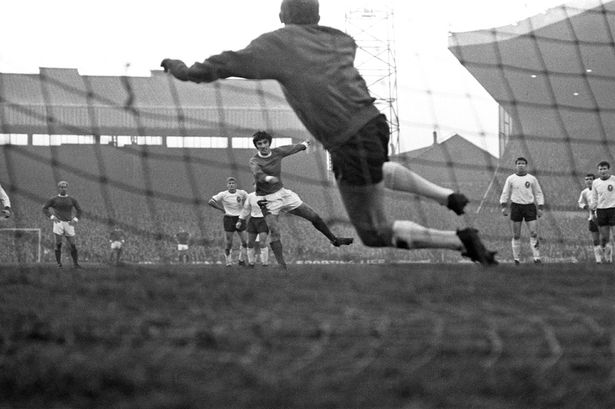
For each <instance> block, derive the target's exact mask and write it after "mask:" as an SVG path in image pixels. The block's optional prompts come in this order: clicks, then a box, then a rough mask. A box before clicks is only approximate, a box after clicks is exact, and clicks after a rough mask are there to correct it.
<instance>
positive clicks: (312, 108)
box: [161, 0, 497, 265]
mask: <svg viewBox="0 0 615 409" xmlns="http://www.w3.org/2000/svg"><path fill="white" fill-rule="evenodd" d="M279 17H280V21H281V22H282V23H283V24H284V27H283V28H280V29H278V30H275V31H273V32H269V33H265V34H263V35H261V36H259V37H258V38H256V39H255V40H253V41H252V42H251V43H250V44H249V45H248V46H247V47H246V48H244V49H242V50H239V51H226V52H223V53H221V54H218V55H214V56H211V57H209V58H207V59H206V60H205V61H204V62H202V63H201V62H197V63H194V64H193V65H192V66H191V67H188V66H186V64H185V63H184V62H183V61H181V60H173V59H164V60H163V61H162V63H161V66H162V67H163V68H164V70H165V71H167V72H169V73H171V74H172V75H173V76H174V77H175V78H177V79H179V80H181V81H192V82H196V83H200V82H212V81H216V80H218V79H222V78H227V77H242V78H247V79H274V80H277V81H278V82H279V83H280V84H281V85H282V89H283V90H284V94H285V96H286V99H287V100H288V103H289V104H290V106H291V107H292V108H293V110H294V111H295V113H296V114H297V116H298V117H299V119H300V120H301V121H302V123H303V124H304V125H305V127H306V128H307V129H308V130H309V131H310V133H311V134H312V135H313V136H314V138H316V139H317V140H318V141H319V142H321V143H322V144H323V146H324V147H325V148H326V149H327V150H328V151H329V153H330V154H331V160H332V163H333V171H334V173H335V177H336V180H337V183H338V187H339V191H340V194H341V197H342V200H343V202H344V205H345V207H346V210H347V212H348V215H349V218H350V221H351V222H352V224H353V225H354V227H355V229H356V231H357V233H358V234H359V236H360V238H361V240H362V241H363V243H364V244H365V245H367V246H371V247H398V248H406V249H417V248H445V249H452V250H458V251H461V252H462V254H463V255H465V256H467V257H469V258H470V259H472V260H473V261H477V262H480V263H481V264H483V265H489V264H497V262H496V261H495V258H494V253H493V252H490V251H487V249H485V246H484V245H483V243H482V242H481V240H480V238H479V236H478V234H477V231H476V230H475V229H472V228H466V229H463V230H459V231H443V230H435V229H429V228H426V227H423V226H421V225H419V224H417V223H414V222H411V221H402V220H397V221H390V220H389V218H388V217H387V214H386V212H385V208H384V196H385V193H384V189H385V188H390V189H394V190H400V191H405V192H410V193H414V194H418V195H421V196H424V197H427V198H430V199H433V200H435V201H436V202H438V203H440V204H441V205H445V206H447V207H448V208H449V209H451V210H452V211H454V212H455V213H457V214H462V213H463V212H464V207H465V205H466V204H467V203H468V199H467V198H466V197H465V196H464V195H462V194H460V193H455V192H453V191H452V190H451V189H447V188H444V187H440V186H438V185H435V184H433V183H431V182H429V181H427V180H426V179H424V178H422V177H420V176H419V175H417V174H415V173H414V172H412V171H410V170H409V169H407V168H405V167H404V166H402V165H400V164H397V163H392V162H389V158H388V153H387V149H388V143H389V127H388V124H387V120H386V117H385V116H384V115H382V114H380V112H379V111H378V109H377V108H376V106H375V105H374V98H372V97H371V96H370V94H369V91H368V89H367V86H366V84H365V80H364V79H363V78H362V77H361V75H360V74H359V72H358V70H357V69H356V68H355V66H354V58H355V52H356V48H357V46H356V44H355V42H354V40H353V39H352V37H350V36H348V35H347V34H345V33H343V32H342V31H339V30H337V29H334V28H330V27H325V26H320V25H318V22H319V21H320V16H319V5H318V0H283V1H282V5H281V10H280V14H279Z"/></svg>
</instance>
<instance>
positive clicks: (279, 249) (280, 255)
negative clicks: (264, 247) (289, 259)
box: [269, 240, 286, 267]
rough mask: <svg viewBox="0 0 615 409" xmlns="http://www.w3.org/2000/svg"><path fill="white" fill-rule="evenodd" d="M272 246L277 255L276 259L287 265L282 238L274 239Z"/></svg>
mask: <svg viewBox="0 0 615 409" xmlns="http://www.w3.org/2000/svg"><path fill="white" fill-rule="evenodd" d="M269 245H270V246H271V250H273V255H274V256H275V259H276V261H277V262H278V264H279V265H281V266H284V267H285V266H286V261H284V251H283V250H282V242H281V241H280V240H276V241H272V242H271V243H269Z"/></svg>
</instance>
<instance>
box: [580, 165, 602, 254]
mask: <svg viewBox="0 0 615 409" xmlns="http://www.w3.org/2000/svg"><path fill="white" fill-rule="evenodd" d="M594 179H596V175H594V174H593V173H588V174H587V175H585V178H584V183H585V189H583V190H582V191H581V194H580V195H579V207H580V208H581V209H583V210H587V213H588V215H587V223H588V229H589V233H590V234H591V237H592V243H593V245H594V257H595V258H596V263H598V264H600V263H602V258H603V256H604V252H603V250H602V246H600V230H599V229H598V225H597V224H596V221H595V219H596V213H595V211H594V210H592V208H591V201H592V184H593V182H594Z"/></svg>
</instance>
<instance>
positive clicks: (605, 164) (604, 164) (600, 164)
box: [596, 160, 611, 169]
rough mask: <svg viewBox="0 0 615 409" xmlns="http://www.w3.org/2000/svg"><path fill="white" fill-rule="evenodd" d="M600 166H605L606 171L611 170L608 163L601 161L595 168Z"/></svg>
mask: <svg viewBox="0 0 615 409" xmlns="http://www.w3.org/2000/svg"><path fill="white" fill-rule="evenodd" d="M600 166H606V167H607V169H611V164H610V163H609V162H607V161H605V160H603V161H601V162H599V163H598V166H596V167H598V168H599V167H600Z"/></svg>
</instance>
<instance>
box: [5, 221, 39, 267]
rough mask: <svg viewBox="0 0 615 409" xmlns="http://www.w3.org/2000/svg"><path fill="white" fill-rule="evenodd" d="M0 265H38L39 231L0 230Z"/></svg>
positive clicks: (10, 228)
mask: <svg viewBox="0 0 615 409" xmlns="http://www.w3.org/2000/svg"><path fill="white" fill-rule="evenodd" d="M0 262H1V263H20V264H21V263H40V262H41V229H38V228H21V227H5V228H0Z"/></svg>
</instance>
